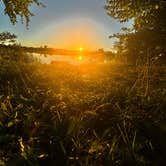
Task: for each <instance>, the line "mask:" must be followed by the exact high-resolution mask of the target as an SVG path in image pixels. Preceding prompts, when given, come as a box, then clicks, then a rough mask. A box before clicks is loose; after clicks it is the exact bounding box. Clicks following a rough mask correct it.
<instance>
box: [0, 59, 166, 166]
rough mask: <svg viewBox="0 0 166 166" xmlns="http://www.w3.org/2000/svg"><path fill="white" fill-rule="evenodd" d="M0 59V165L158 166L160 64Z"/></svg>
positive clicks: (164, 93)
mask: <svg viewBox="0 0 166 166" xmlns="http://www.w3.org/2000/svg"><path fill="white" fill-rule="evenodd" d="M0 63H1V64H0V65H1V68H0V82H1V84H0V147H1V148H0V163H3V164H4V165H46V164H47V165H87V166H88V165H96V166H97V165H117V164H118V165H152V166H153V165H154V166H155V165H165V152H166V147H165V139H166V131H165V126H166V124H165V117H166V116H165V108H166V105H165V103H166V102H165V100H166V98H165V97H166V90H165V74H164V73H165V68H162V67H159V68H151V69H150V78H149V86H148V89H149V90H148V93H147V94H146V95H145V94H144V89H146V87H145V84H142V81H143V80H142V79H140V78H141V77H139V78H137V75H138V73H142V69H141V68H135V69H134V68H131V67H129V66H110V65H109V64H108V65H91V66H89V65H82V66H71V65H67V64H66V65H65V66H64V64H58V63H57V64H53V65H40V64H35V65H34V64H25V63H22V62H16V61H4V60H3V61H1V62H0ZM110 67H111V68H110ZM124 68H125V70H124ZM66 71H68V72H66ZM159 78H160V79H162V80H160V81H159V80H158V79H159ZM135 80H137V81H136V82H135ZM133 83H134V85H133ZM141 85H142V86H141Z"/></svg>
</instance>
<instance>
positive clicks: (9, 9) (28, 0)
mask: <svg viewBox="0 0 166 166" xmlns="http://www.w3.org/2000/svg"><path fill="white" fill-rule="evenodd" d="M1 3H3V4H4V6H5V8H4V13H5V14H6V15H8V16H9V18H10V21H11V22H12V23H13V24H15V23H16V22H17V19H18V16H20V17H21V21H22V22H23V21H24V20H25V22H26V25H27V26H28V24H29V21H30V17H31V16H33V15H34V14H33V13H32V12H31V11H30V9H29V7H30V6H31V5H32V4H36V5H37V6H44V5H43V4H42V3H41V2H39V0H2V1H1Z"/></svg>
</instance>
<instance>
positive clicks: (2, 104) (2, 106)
mask: <svg viewBox="0 0 166 166" xmlns="http://www.w3.org/2000/svg"><path fill="white" fill-rule="evenodd" d="M1 108H2V110H3V111H7V107H6V104H5V103H1Z"/></svg>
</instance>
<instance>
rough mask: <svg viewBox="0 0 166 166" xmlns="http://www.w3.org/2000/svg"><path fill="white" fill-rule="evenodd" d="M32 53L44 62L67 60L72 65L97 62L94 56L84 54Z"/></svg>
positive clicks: (38, 60)
mask: <svg viewBox="0 0 166 166" xmlns="http://www.w3.org/2000/svg"><path fill="white" fill-rule="evenodd" d="M29 55H31V56H32V57H33V58H34V59H35V60H36V61H37V62H40V63H42V64H51V63H54V62H66V63H69V64H72V65H80V64H88V63H95V62H96V60H95V59H94V58H90V57H87V56H83V55H78V56H69V55H44V54H38V53H32V54H29Z"/></svg>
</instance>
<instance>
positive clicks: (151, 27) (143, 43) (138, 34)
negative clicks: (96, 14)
mask: <svg viewBox="0 0 166 166" xmlns="http://www.w3.org/2000/svg"><path fill="white" fill-rule="evenodd" d="M105 9H106V10H107V11H108V14H109V15H110V16H111V17H113V18H115V19H117V20H119V21H120V22H127V21H129V20H131V19H133V27H132V28H131V29H128V28H123V29H122V30H123V33H118V34H114V35H112V36H111V37H117V38H118V39H119V42H118V43H117V46H118V47H119V50H120V52H121V54H126V55H127V56H128V59H130V60H132V61H134V62H136V61H137V59H142V61H144V59H146V56H145V55H148V56H149V57H150V58H152V59H154V58H156V56H158V55H162V56H163V58H164V59H165V56H164V55H165V54H166V19H165V11H166V1H163V0H149V1H146V0H141V1H139V0H116V1H115V0H108V1H107V5H106V6H105Z"/></svg>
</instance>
